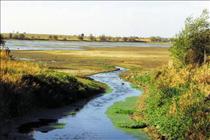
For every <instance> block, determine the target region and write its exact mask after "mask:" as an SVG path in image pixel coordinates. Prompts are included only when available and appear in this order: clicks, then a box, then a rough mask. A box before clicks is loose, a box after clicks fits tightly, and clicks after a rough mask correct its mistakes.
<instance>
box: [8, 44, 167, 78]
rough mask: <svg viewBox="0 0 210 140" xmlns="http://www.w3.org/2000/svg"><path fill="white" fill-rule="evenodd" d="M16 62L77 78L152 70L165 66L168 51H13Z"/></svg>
mask: <svg viewBox="0 0 210 140" xmlns="http://www.w3.org/2000/svg"><path fill="white" fill-rule="evenodd" d="M12 55H13V56H14V57H18V58H22V57H23V58H29V59H32V60H33V61H34V62H42V64H44V65H46V66H47V67H48V68H50V69H54V70H59V71H62V72H67V73H70V74H72V75H77V76H87V75H91V74H95V73H99V72H105V71H111V70H114V69H115V66H121V67H125V68H128V69H132V71H133V69H151V68H155V67H160V66H161V65H163V64H166V63H168V57H169V54H168V49H167V48H152V47H151V48H150V47H147V48H146V47H142V48H141V47H115V48H87V49H86V50H79V51H75V50H70V51H13V52H12Z"/></svg>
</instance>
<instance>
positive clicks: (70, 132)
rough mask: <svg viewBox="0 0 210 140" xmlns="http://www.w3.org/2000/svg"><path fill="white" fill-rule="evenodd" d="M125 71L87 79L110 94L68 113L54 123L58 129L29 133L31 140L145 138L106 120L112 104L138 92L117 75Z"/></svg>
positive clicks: (101, 74) (37, 130) (141, 134)
mask: <svg viewBox="0 0 210 140" xmlns="http://www.w3.org/2000/svg"><path fill="white" fill-rule="evenodd" d="M122 71H125V69H124V68H118V70H116V71H113V72H106V73H99V74H95V75H93V76H90V78H92V79H94V80H96V81H100V82H103V83H106V84H107V85H109V86H110V88H111V89H112V90H111V93H107V94H102V95H101V96H98V97H96V98H94V99H92V100H90V101H89V102H88V103H87V104H86V105H84V106H83V108H82V109H80V110H77V111H76V112H72V113H69V115H67V116H63V117H61V118H60V119H58V120H57V124H59V125H57V127H55V129H52V130H48V131H41V130H40V129H32V130H35V131H33V132H32V133H30V134H32V137H33V139H37V140H44V139H50V140H54V139H92V140H93V139H100V140H103V139H109V140H117V139H123V140H132V139H141V140H142V139H148V137H147V135H146V134H144V133H143V132H142V133H139V135H135V136H134V135H132V134H130V133H126V132H124V131H121V130H120V129H118V128H116V127H115V126H114V125H113V123H112V122H111V120H110V119H109V118H108V117H107V115H106V111H107V108H108V107H110V106H111V105H112V104H113V103H115V102H117V101H122V100H124V99H125V98H127V97H131V96H138V95H139V94H140V91H139V90H137V89H134V88H132V86H131V85H130V83H128V82H125V81H124V80H122V79H121V78H120V77H119V74H120V73H121V72H122Z"/></svg>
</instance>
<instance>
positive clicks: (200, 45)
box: [170, 10, 210, 65]
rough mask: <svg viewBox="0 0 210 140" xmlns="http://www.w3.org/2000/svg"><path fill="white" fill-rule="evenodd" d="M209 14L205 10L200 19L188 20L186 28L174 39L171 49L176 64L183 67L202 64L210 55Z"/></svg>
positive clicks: (190, 18)
mask: <svg viewBox="0 0 210 140" xmlns="http://www.w3.org/2000/svg"><path fill="white" fill-rule="evenodd" d="M208 19H209V13H208V11H207V10H204V11H203V13H202V14H201V16H200V17H198V18H196V19H193V18H192V17H189V18H187V19H186V22H185V28H184V29H183V30H182V31H181V32H180V33H179V34H178V35H177V36H176V38H175V39H174V43H173V46H172V47H171V48H170V51H171V55H172V57H173V58H174V60H175V62H176V63H178V64H181V65H188V64H199V65H200V64H202V63H205V62H206V60H207V55H209V53H210V23H209V20H208Z"/></svg>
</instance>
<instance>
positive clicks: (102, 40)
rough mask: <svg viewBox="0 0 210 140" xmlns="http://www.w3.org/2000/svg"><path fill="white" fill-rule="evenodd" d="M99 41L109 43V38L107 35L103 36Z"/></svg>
mask: <svg viewBox="0 0 210 140" xmlns="http://www.w3.org/2000/svg"><path fill="white" fill-rule="evenodd" d="M99 40H100V41H101V42H106V41H107V37H106V36H105V35H101V36H99Z"/></svg>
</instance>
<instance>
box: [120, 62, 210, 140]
mask: <svg viewBox="0 0 210 140" xmlns="http://www.w3.org/2000/svg"><path fill="white" fill-rule="evenodd" d="M209 73H210V70H209V64H208V65H207V64H206V65H203V66H201V67H199V68H196V69H194V68H193V67H191V66H188V67H186V68H180V69H177V68H176V67H164V68H163V69H162V70H158V71H153V72H149V73H148V72H147V73H141V72H135V73H131V72H129V73H127V74H125V75H124V77H125V78H126V79H127V80H129V81H132V82H133V83H135V84H136V85H137V86H138V87H140V88H143V89H144V94H143V95H142V96H141V97H140V100H139V105H138V107H137V110H138V111H137V112H138V113H137V114H136V115H137V116H139V120H141V121H143V122H146V123H147V125H149V126H150V127H151V128H152V127H154V128H155V129H156V130H157V133H159V135H162V137H163V136H164V137H165V138H168V139H191V140H195V139H196V140H197V139H200V140H204V139H208V138H209V133H208V132H209V129H210V128H209V109H208V107H209V105H210V100H209V93H208V92H209V89H210V85H209V83H210V80H209V75H208V74H209ZM155 139H156V138H155Z"/></svg>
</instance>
